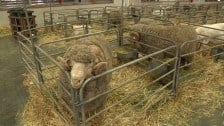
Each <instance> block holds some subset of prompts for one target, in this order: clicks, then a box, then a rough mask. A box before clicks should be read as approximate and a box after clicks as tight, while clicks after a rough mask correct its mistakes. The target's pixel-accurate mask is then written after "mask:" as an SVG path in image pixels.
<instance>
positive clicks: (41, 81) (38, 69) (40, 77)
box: [23, 0, 44, 84]
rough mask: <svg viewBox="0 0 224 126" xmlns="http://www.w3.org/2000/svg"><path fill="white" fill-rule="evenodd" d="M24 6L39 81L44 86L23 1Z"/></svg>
mask: <svg viewBox="0 0 224 126" xmlns="http://www.w3.org/2000/svg"><path fill="white" fill-rule="evenodd" d="M23 5H24V12H25V16H26V21H27V26H28V31H29V36H30V41H31V43H32V49H33V57H34V62H35V65H36V69H37V71H36V72H37V76H38V81H39V83H42V84H43V83H44V79H43V76H42V74H40V73H39V72H38V71H40V72H42V70H41V65H40V63H39V62H38V61H37V60H36V58H39V55H38V53H37V50H36V48H35V44H34V40H33V37H32V32H31V28H30V22H29V17H28V13H27V9H26V1H25V0H23Z"/></svg>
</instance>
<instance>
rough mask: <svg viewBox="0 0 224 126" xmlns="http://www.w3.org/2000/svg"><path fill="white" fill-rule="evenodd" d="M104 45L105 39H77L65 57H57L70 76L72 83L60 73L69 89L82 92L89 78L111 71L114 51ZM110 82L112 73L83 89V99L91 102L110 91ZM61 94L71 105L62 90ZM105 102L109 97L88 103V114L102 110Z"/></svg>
mask: <svg viewBox="0 0 224 126" xmlns="http://www.w3.org/2000/svg"><path fill="white" fill-rule="evenodd" d="M105 42H106V41H105V40H104V39H103V38H102V37H87V38H81V39H78V40H75V42H74V45H73V46H71V47H70V48H68V49H67V51H66V53H65V54H64V56H63V57H58V58H57V60H58V62H59V63H60V64H61V65H62V66H63V67H64V69H65V70H66V71H67V72H68V73H69V75H70V77H71V81H69V80H68V79H67V78H66V75H65V73H64V72H63V71H60V72H59V81H60V82H61V84H62V85H63V86H64V87H65V88H66V89H69V87H71V86H72V88H73V89H76V90H79V89H80V87H82V84H83V82H84V81H85V80H86V79H88V78H90V77H92V76H96V75H99V74H101V73H103V72H105V71H107V70H109V69H111V68H112V61H111V59H112V54H111V50H110V49H109V47H108V45H106V44H105ZM110 79H111V74H107V75H105V76H102V77H99V78H98V79H96V80H92V81H90V82H89V83H88V84H87V85H86V86H85V87H84V94H83V97H84V100H88V99H90V98H92V97H94V96H96V95H98V94H101V93H103V92H104V91H105V90H107V88H108V84H109V82H110ZM69 84H71V86H69ZM59 94H60V96H61V98H62V99H64V100H65V101H66V102H67V103H68V104H69V105H72V104H71V102H70V101H71V99H70V98H69V96H68V95H67V94H66V92H65V91H64V90H62V89H61V88H60V91H59ZM105 100H106V96H105V95H104V96H102V97H100V98H98V99H95V100H93V101H92V102H90V103H87V104H85V112H86V113H91V112H94V111H95V110H97V109H100V108H101V106H102V105H103V103H104V101H105Z"/></svg>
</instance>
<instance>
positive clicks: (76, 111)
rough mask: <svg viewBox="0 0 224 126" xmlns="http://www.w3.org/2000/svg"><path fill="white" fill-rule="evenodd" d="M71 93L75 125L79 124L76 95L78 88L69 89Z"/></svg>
mask: <svg viewBox="0 0 224 126" xmlns="http://www.w3.org/2000/svg"><path fill="white" fill-rule="evenodd" d="M71 93H72V103H73V104H72V107H73V110H74V114H75V115H74V117H75V122H74V125H75V126H80V117H79V109H78V106H77V105H78V104H79V100H78V98H79V96H78V90H74V89H71Z"/></svg>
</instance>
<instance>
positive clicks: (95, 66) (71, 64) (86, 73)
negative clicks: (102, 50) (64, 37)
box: [57, 45, 107, 89]
mask: <svg viewBox="0 0 224 126" xmlns="http://www.w3.org/2000/svg"><path fill="white" fill-rule="evenodd" d="M96 52H99V51H98V50H96V47H94V48H93V46H87V45H77V46H73V47H71V48H70V49H68V51H67V52H66V54H65V56H64V57H58V58H57V60H58V61H59V63H60V64H62V65H63V66H64V67H65V68H66V70H67V71H68V72H70V76H71V85H72V87H73V88H75V89H78V88H80V87H81V86H82V84H83V82H84V81H85V80H86V79H88V78H89V77H91V76H94V75H97V74H100V73H102V72H103V71H105V70H106V69H107V62H103V61H100V60H99V59H97V57H96V54H94V53H96Z"/></svg>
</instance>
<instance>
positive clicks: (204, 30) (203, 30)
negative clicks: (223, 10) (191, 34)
mask: <svg viewBox="0 0 224 126" xmlns="http://www.w3.org/2000/svg"><path fill="white" fill-rule="evenodd" d="M212 28H214V29H212ZM216 29H220V30H223V31H220V30H216ZM196 32H197V34H199V35H198V38H204V37H206V36H207V37H214V36H217V35H222V34H223V36H220V37H218V38H220V39H223V40H224V23H216V24H206V25H202V27H199V28H196ZM202 35H204V36H202ZM210 41H211V39H206V40H203V41H202V43H203V44H208V43H209V42H210ZM213 42H215V41H213Z"/></svg>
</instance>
